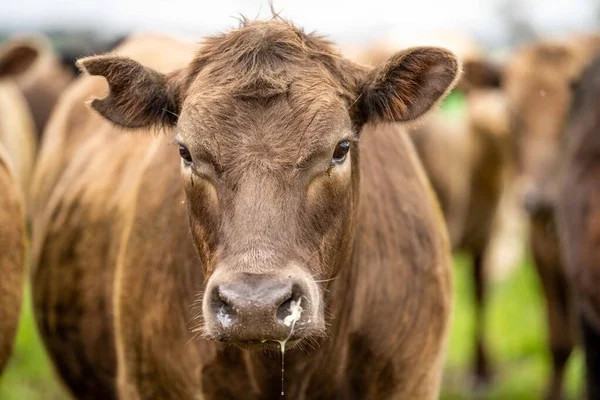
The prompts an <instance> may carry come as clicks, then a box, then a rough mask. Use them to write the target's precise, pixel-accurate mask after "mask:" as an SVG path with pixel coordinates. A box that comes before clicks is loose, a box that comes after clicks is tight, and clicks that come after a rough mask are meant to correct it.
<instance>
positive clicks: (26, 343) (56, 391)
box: [0, 288, 69, 400]
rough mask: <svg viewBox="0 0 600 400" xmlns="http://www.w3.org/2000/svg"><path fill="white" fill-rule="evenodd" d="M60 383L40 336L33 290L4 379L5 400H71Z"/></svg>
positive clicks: (0, 392)
mask: <svg viewBox="0 0 600 400" xmlns="http://www.w3.org/2000/svg"><path fill="white" fill-rule="evenodd" d="M68 398H69V397H68V396H67V394H66V393H65V390H64V389H63V388H62V386H61V384H60V383H59V381H58V379H57V378H56V375H55V373H54V370H53V368H52V366H51V363H50V359H49V358H48V355H47V354H46V351H45V350H44V347H43V344H42V342H41V339H40V336H39V334H38V331H37V328H36V324H35V320H34V317H33V311H32V308H31V297H30V292H29V288H27V289H26V290H25V300H24V302H23V311H22V313H21V321H20V324H19V331H18V332H17V341H16V343H15V349H14V352H13V356H12V358H11V359H10V361H9V363H8V365H7V366H6V369H5V371H4V373H3V374H2V376H0V399H2V400H54V399H56V400H58V399H61V400H62V399H68Z"/></svg>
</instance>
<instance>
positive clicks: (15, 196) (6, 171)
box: [0, 82, 34, 372]
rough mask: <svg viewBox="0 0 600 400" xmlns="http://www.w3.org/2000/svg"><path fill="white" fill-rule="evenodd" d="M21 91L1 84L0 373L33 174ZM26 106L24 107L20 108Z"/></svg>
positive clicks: (15, 315)
mask: <svg viewBox="0 0 600 400" xmlns="http://www.w3.org/2000/svg"><path fill="white" fill-rule="evenodd" d="M19 96H20V95H19V93H18V91H16V90H15V88H14V87H13V86H11V85H10V84H9V83H7V82H1V83H0V276H1V277H2V279H0V321H2V323H1V324H0V372H1V371H2V369H3V367H4V366H5V364H6V362H7V360H8V359H9V357H10V355H11V352H12V348H13V342H14V339H15V335H16V332H17V326H18V323H19V316H20V310H21V300H22V294H23V282H24V278H25V245H26V239H25V209H24V207H25V205H24V192H25V188H26V186H27V183H28V181H29V178H30V176H29V174H30V173H31V162H32V154H33V153H29V152H28V151H33V150H34V148H33V147H28V145H30V144H31V143H32V142H31V141H30V139H31V138H33V126H32V125H33V124H32V123H31V121H30V120H29V119H28V118H29V113H28V111H27V109H26V105H25V104H24V101H23V99H22V98H21V97H19ZM20 106H23V107H20Z"/></svg>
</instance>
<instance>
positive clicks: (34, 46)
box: [0, 37, 49, 78]
mask: <svg viewBox="0 0 600 400" xmlns="http://www.w3.org/2000/svg"><path fill="white" fill-rule="evenodd" d="M47 48H49V44H48V43H47V41H46V40H44V39H43V38H41V37H29V38H19V39H12V40H9V41H8V42H6V43H5V44H3V46H2V48H0V77H9V78H15V77H16V76H20V75H23V74H25V73H26V72H27V71H29V70H30V69H31V67H32V66H33V65H34V64H35V63H36V62H37V61H38V60H39V59H40V57H41V55H42V53H43V52H44V50H45V49H47Z"/></svg>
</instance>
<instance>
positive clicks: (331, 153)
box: [33, 18, 459, 399]
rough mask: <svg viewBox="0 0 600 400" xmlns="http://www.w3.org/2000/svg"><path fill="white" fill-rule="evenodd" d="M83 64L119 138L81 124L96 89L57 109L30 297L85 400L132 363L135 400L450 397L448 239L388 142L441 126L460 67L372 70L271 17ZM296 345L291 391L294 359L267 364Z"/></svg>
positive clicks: (420, 57) (445, 59)
mask: <svg viewBox="0 0 600 400" xmlns="http://www.w3.org/2000/svg"><path fill="white" fill-rule="evenodd" d="M134 60H136V61H134ZM80 65H81V66H82V68H84V69H85V70H86V71H87V72H88V73H89V74H90V75H100V76H104V77H105V78H106V79H107V81H108V83H109V88H110V91H109V94H108V96H107V97H104V98H103V99H101V100H100V99H96V100H93V101H92V103H91V104H92V108H94V109H95V110H96V112H98V113H99V114H100V115H102V116H103V117H104V118H105V119H107V120H108V121H101V120H100V118H99V116H98V115H97V114H91V113H89V112H85V111H84V109H83V108H82V107H83V101H84V100H85V99H87V98H89V97H90V95H102V85H99V84H102V83H103V82H98V80H97V78H91V77H84V78H83V79H81V80H79V81H78V82H77V83H76V84H75V85H74V86H73V87H72V88H71V89H70V90H69V92H68V93H66V94H65V98H64V101H61V104H59V107H58V108H57V110H56V114H55V115H54V118H53V120H52V124H54V126H56V127H59V126H62V127H63V129H62V130H60V129H57V130H48V131H47V133H48V143H53V146H51V147H49V148H48V149H46V147H45V146H44V147H43V148H42V156H44V153H45V152H46V151H48V152H51V154H49V155H47V157H45V158H44V157H43V158H42V159H43V160H44V162H43V163H40V164H39V167H38V168H37V174H38V177H37V178H38V179H39V180H37V182H42V181H43V179H42V177H43V176H44V175H45V174H46V173H47V171H50V172H49V174H50V176H49V179H50V180H51V181H55V182H57V185H56V187H55V188H54V189H52V190H46V191H43V193H45V194H41V196H43V197H45V198H47V199H48V201H47V205H46V207H45V208H43V209H40V212H39V215H37V216H36V219H35V221H34V229H38V230H40V231H39V232H38V233H37V234H36V238H37V239H36V243H35V250H34V252H35V258H36V260H37V269H36V271H35V274H34V277H33V280H34V297H35V300H34V301H35V307H36V315H37V318H38V322H39V325H40V328H41V330H42V333H43V336H44V340H45V342H46V344H47V345H48V348H49V350H50V352H51V354H52V356H53V358H54V360H55V362H56V363H57V365H58V368H59V370H60V371H61V373H62V376H63V377H64V378H65V380H66V381H67V383H68V384H69V386H70V387H71V389H72V390H73V392H74V393H75V394H76V395H77V396H78V398H102V399H106V398H114V396H115V395H116V390H115V388H114V386H113V382H112V379H114V376H115V373H116V368H115V360H114V357H115V353H114V349H113V347H112V344H113V343H115V342H116V344H117V346H116V350H117V351H116V357H117V360H118V373H119V375H118V392H119V395H120V397H121V398H124V399H198V398H206V399H212V398H215V399H216V398H218V399H227V398H230V399H233V398H235V399H240V398H244V399H264V398H279V397H280V396H281V392H282V390H284V391H285V395H286V396H288V397H289V398H294V399H301V398H322V399H326V398H328V399H332V398H369V399H383V398H394V399H396V398H406V399H434V398H437V396H438V392H439V385H440V378H441V370H442V364H443V347H444V342H445V337H446V332H447V327H448V320H449V314H450V306H451V276H450V273H451V268H450V254H449V250H450V249H449V244H448V240H447V235H446V232H445V229H444V227H443V222H442V220H441V213H440V212H439V210H438V208H437V207H436V205H435V201H434V198H433V194H432V191H431V189H430V187H429V185H428V183H427V180H426V177H425V175H424V173H423V172H422V170H421V167H420V165H419V162H418V159H417V157H416V156H415V154H414V153H413V149H412V147H411V144H410V142H409V141H408V139H407V137H406V136H405V133H404V132H403V131H402V130H400V129H399V128H398V127H397V126H395V125H381V126H378V125H374V124H376V123H378V122H389V121H411V120H414V119H416V118H419V117H421V116H422V115H424V114H425V113H426V112H427V110H429V109H430V108H431V107H432V106H434V105H435V103H437V102H438V101H439V100H440V98H442V97H443V96H444V94H445V93H446V92H447V91H448V90H449V89H450V88H451V87H452V85H453V83H454V81H455V78H456V76H457V74H458V70H459V63H458V61H457V60H456V58H455V57H454V55H453V54H452V53H451V52H449V51H447V50H444V49H440V48H431V47H422V48H414V49H410V50H407V51H404V52H400V53H398V54H395V55H394V56H393V57H391V58H390V59H389V60H388V61H387V62H386V63H385V64H384V65H382V66H379V67H377V68H375V69H366V68H363V67H360V66H358V65H355V64H353V63H351V62H349V61H347V60H345V59H343V58H342V57H341V56H340V55H339V54H338V53H337V52H336V50H335V49H334V48H333V46H332V45H331V44H330V43H329V42H328V41H326V40H324V39H322V38H321V37H319V36H317V35H314V34H306V33H304V32H303V31H302V30H300V29H298V28H295V27H294V26H292V25H291V24H290V23H287V22H285V21H282V20H280V19H277V18H274V19H272V20H269V21H255V22H244V23H242V26H241V27H240V28H239V29H237V30H233V31H230V32H228V33H225V34H221V35H218V36H213V37H210V38H208V39H207V40H206V41H205V43H204V45H203V46H202V47H201V49H200V50H199V51H198V52H196V53H195V54H194V52H192V51H191V50H190V49H189V48H185V47H184V46H183V45H180V44H177V43H174V42H170V41H167V40H158V39H156V38H146V39H144V38H137V39H131V40H129V41H128V42H127V43H126V44H125V45H124V46H123V47H121V48H120V49H119V50H118V51H117V53H116V54H110V55H104V56H98V57H91V58H87V59H83V60H81V62H80ZM115 125H118V126H120V127H125V128H137V129H138V131H139V132H138V133H136V134H126V133H124V132H122V130H123V129H119V128H116V127H115ZM161 126H162V127H163V129H161V130H160V132H161V133H160V134H159V135H151V134H150V132H152V131H156V130H157V127H161ZM363 126H364V129H361V128H363ZM359 132H362V133H360V135H359ZM173 136H175V140H176V143H177V144H176V146H173V147H168V146H167V145H168V144H169V142H170V141H172V138H173ZM359 137H360V144H359V142H358V138H359ZM61 143H62V145H64V146H67V150H68V151H69V152H70V156H69V157H67V158H64V156H63V155H62V154H61V149H60V146H61ZM169 148H171V149H173V150H174V149H175V148H179V157H178V156H177V155H176V153H175V151H173V150H171V151H169ZM74 149H76V151H75V150H74ZM359 155H360V156H359ZM53 157H56V159H57V160H58V164H59V167H52V168H50V169H48V170H47V169H46V167H47V166H51V164H52V163H53ZM65 160H67V161H66V162H65ZM113 283H114V284H115V286H114V287H113ZM113 298H114V301H113ZM113 310H114V333H113V323H112V321H113ZM282 342H283V343H284V344H283V346H284V348H285V346H286V345H287V349H286V351H285V386H284V388H282V381H281V380H282V365H281V364H280V361H279V358H278V356H277V355H273V354H271V353H268V352H267V353H264V352H257V351H251V350H260V349H267V350H271V349H272V350H279V349H280V344H281V343H282ZM306 346H308V348H306ZM303 348H304V349H305V350H308V349H310V351H308V354H307V353H306V352H305V351H302V349H303Z"/></svg>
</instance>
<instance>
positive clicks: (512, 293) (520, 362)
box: [0, 255, 583, 400]
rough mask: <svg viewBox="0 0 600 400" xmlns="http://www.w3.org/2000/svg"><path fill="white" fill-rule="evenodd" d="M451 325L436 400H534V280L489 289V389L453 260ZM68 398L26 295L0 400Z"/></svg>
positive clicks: (544, 352) (538, 331) (464, 268)
mask: <svg viewBox="0 0 600 400" xmlns="http://www.w3.org/2000/svg"><path fill="white" fill-rule="evenodd" d="M455 264H456V268H455V270H454V271H455V274H454V289H455V296H454V317H453V324H452V331H451V334H450V340H449V344H448V353H447V361H446V366H447V368H446V374H445V378H444V387H443V393H442V396H441V398H442V399H444V400H453V399H471V398H478V399H539V398H541V396H542V394H543V393H544V389H545V386H546V382H547V377H548V376H549V373H550V355H549V353H548V349H547V347H546V339H545V338H546V324H545V310H544V304H543V298H542V296H541V292H540V286H539V282H538V279H537V276H536V273H535V271H534V269H533V268H532V266H531V265H530V263H529V262H524V263H523V265H522V266H520V267H519V268H517V269H516V270H515V272H514V273H513V274H512V275H511V276H510V277H509V278H508V279H507V280H505V281H503V282H501V283H497V284H493V285H491V288H490V291H489V301H488V307H487V312H486V321H485V332H486V340H487V343H488V344H489V349H490V352H491V356H492V360H493V362H494V373H495V374H494V376H495V379H494V381H493V384H492V386H491V387H490V388H489V390H488V391H486V392H485V393H483V392H479V393H478V394H477V396H475V395H474V394H473V391H472V390H471V388H470V386H469V376H470V375H469V373H468V372H469V367H470V364H471V361H470V360H471V358H472V353H473V346H472V344H473V329H474V317H473V316H474V309H473V300H472V299H473V288H472V283H471V278H470V277H471V273H470V270H471V266H470V262H469V260H468V258H467V257H465V256H462V255H458V256H456V257H455ZM582 362H583V361H582V355H581V353H580V352H579V351H576V352H575V353H574V354H573V356H572V358H571V360H570V362H569V368H568V372H567V380H566V381H567V382H566V386H567V392H568V395H569V398H578V397H579V395H580V390H581V387H582V373H583V370H582V368H583V365H582ZM65 398H67V396H66V394H65V392H64V390H63V389H62V388H61V385H60V384H59V383H58V381H57V379H56V377H55V375H54V372H53V369H52V367H51V365H50V363H49V360H48V357H47V355H46V354H45V352H44V349H43V347H42V345H41V343H40V339H39V335H38V334H37V331H36V328H35V324H34V320H33V315H32V311H31V302H30V300H29V295H27V296H26V301H25V304H24V308H23V315H22V318H21V326H20V328H19V333H18V338H17V342H16V348H15V353H14V356H13V358H12V359H11V361H10V363H9V365H8V366H7V369H6V371H5V373H4V375H3V376H2V377H1V378H0V399H2V400H42V399H43V400H48V399H50V400H52V399H65Z"/></svg>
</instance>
